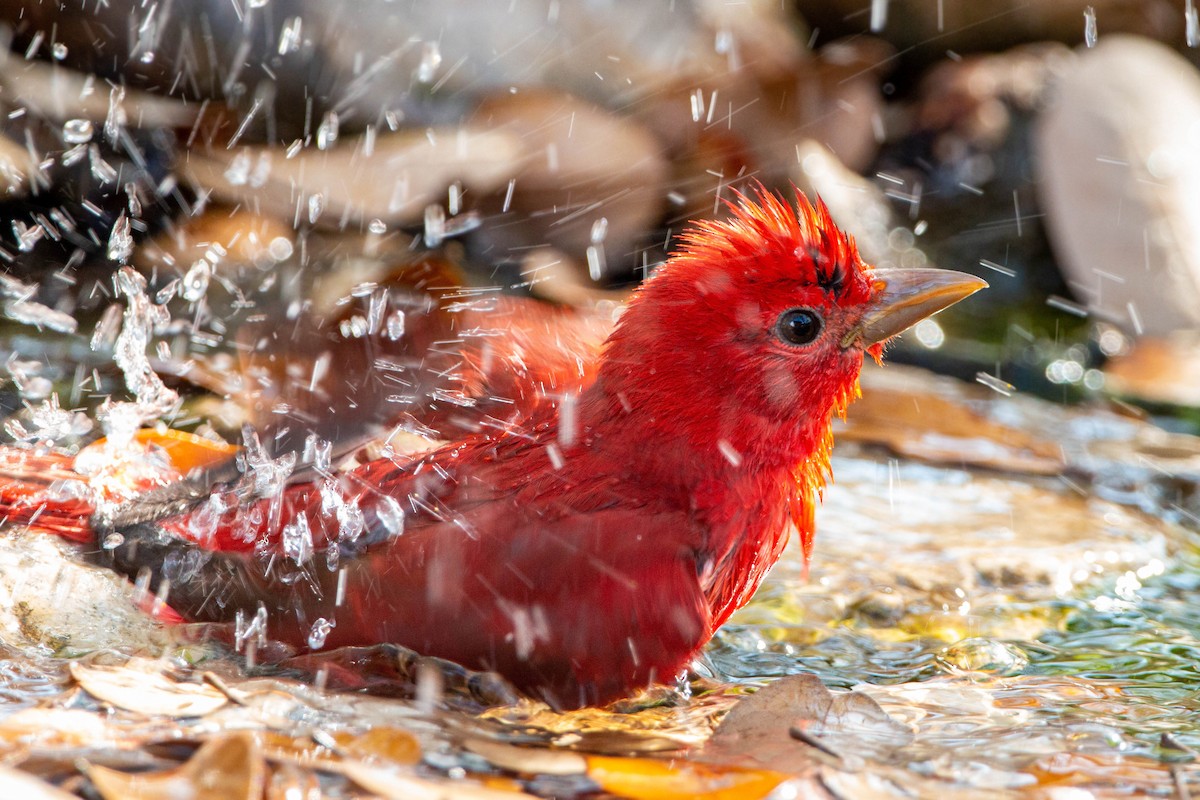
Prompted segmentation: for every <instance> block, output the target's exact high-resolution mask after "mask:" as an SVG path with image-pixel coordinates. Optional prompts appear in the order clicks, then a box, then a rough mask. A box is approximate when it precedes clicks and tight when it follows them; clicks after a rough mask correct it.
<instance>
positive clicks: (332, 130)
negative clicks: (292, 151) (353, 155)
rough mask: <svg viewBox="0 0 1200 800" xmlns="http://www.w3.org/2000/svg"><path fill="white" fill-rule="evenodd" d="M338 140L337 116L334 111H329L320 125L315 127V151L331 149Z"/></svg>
mask: <svg viewBox="0 0 1200 800" xmlns="http://www.w3.org/2000/svg"><path fill="white" fill-rule="evenodd" d="M337 138H338V115H337V112H336V111H330V112H329V113H328V114H326V115H325V118H324V119H322V120H321V124H320V125H318V126H317V149H318V150H328V149H329V148H330V147H333V145H334V143H335V142H337Z"/></svg>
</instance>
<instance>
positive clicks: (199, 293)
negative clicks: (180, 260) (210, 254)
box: [179, 258, 212, 303]
mask: <svg viewBox="0 0 1200 800" xmlns="http://www.w3.org/2000/svg"><path fill="white" fill-rule="evenodd" d="M211 275H212V267H211V266H210V265H209V263H208V261H206V260H205V259H203V258H201V259H199V260H197V261H196V263H195V264H192V268H191V269H189V270H188V271H187V274H185V275H184V276H183V280H182V281H181V282H180V284H179V296H180V297H182V298H183V299H184V300H187V301H188V302H189V303H195V302H196V301H198V300H200V299H201V298H203V297H204V295H205V293H206V292H207V291H208V279H209V277H210V276H211Z"/></svg>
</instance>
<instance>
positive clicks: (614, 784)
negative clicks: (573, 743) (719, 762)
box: [587, 756, 788, 800]
mask: <svg viewBox="0 0 1200 800" xmlns="http://www.w3.org/2000/svg"><path fill="white" fill-rule="evenodd" d="M587 765H588V773H587V774H588V777H589V778H591V779H592V780H594V781H595V782H596V783H597V784H599V785H600V787H601V788H602V789H603V790H604V791H606V792H611V793H613V794H616V795H620V796H621V797H628V798H633V799H634V800H686V798H707V800H751V798H753V799H754V800H757V798H761V797H765V796H766V795H767V794H768V793H770V791H771V790H772V789H774V788H775V787H776V786H778V785H779V784H781V783H783V782H784V781H785V780H787V778H788V776H787V775H784V774H783V773H780V772H774V771H771V770H757V769H742V768H740V767H720V766H710V765H708V764H698V763H695V762H691V761H683V760H677V759H676V760H670V761H666V760H660V759H653V758H616V757H611V756H589V757H588V759H587Z"/></svg>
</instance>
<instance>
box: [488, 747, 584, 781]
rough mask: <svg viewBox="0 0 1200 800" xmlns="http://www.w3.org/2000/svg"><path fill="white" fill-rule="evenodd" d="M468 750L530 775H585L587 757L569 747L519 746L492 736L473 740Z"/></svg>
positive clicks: (501, 765)
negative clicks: (561, 748) (554, 748)
mask: <svg viewBox="0 0 1200 800" xmlns="http://www.w3.org/2000/svg"><path fill="white" fill-rule="evenodd" d="M465 746H466V749H467V750H470V751H471V752H472V753H475V754H476V755H480V756H483V757H484V758H486V759H487V760H488V761H489V762H491V763H492V764H493V765H494V766H497V767H500V768H501V769H506V770H508V771H509V772H520V773H523V774H526V775H582V774H583V773H585V772H587V768H588V765H587V760H586V759H585V758H584V757H583V756H581V755H579V754H578V753H573V752H570V751H568V750H551V749H549V748H545V747H517V746H516V745H511V744H504V743H503V742H494V741H491V740H488V739H470V740H468V741H467V742H466V745H465Z"/></svg>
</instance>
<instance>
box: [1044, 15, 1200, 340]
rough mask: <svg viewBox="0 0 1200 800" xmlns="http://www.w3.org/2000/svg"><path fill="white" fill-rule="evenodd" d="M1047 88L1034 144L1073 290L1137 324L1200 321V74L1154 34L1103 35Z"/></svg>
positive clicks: (1161, 329) (1155, 329)
mask: <svg viewBox="0 0 1200 800" xmlns="http://www.w3.org/2000/svg"><path fill="white" fill-rule="evenodd" d="M1054 94H1055V96H1054V99H1053V100H1052V101H1051V103H1050V104H1049V107H1048V108H1047V109H1046V111H1045V113H1044V115H1043V118H1042V120H1041V123H1040V125H1039V129H1038V131H1037V134H1036V153H1037V157H1038V161H1039V169H1040V173H1041V181H1040V191H1041V198H1042V204H1043V206H1044V207H1045V210H1046V214H1047V226H1048V228H1049V232H1050V234H1051V240H1052V242H1053V244H1054V248H1055V251H1056V253H1057V254H1058V256H1059V260H1060V262H1061V265H1062V269H1063V271H1064V272H1065V274H1066V275H1067V276H1068V278H1069V282H1070V286H1071V289H1072V291H1073V292H1074V293H1075V294H1076V297H1077V298H1078V299H1080V300H1082V301H1084V302H1085V304H1086V305H1087V306H1088V308H1089V309H1090V311H1091V312H1092V313H1093V314H1094V315H1096V316H1098V317H1100V318H1102V319H1106V320H1109V321H1111V322H1114V323H1115V324H1119V325H1122V326H1123V327H1125V328H1127V329H1128V330H1130V331H1132V332H1133V333H1136V334H1143V333H1146V334H1158V335H1162V334H1169V333H1171V332H1173V331H1176V330H1180V329H1196V328H1200V192H1198V190H1197V187H1200V147H1197V144H1196V142H1197V138H1198V137H1200V75H1198V74H1197V72H1196V70H1195V68H1194V67H1192V66H1191V65H1190V64H1188V63H1187V62H1186V61H1185V60H1184V59H1182V58H1180V57H1179V56H1177V55H1176V54H1175V53H1173V52H1171V50H1169V49H1168V48H1167V47H1165V46H1163V45H1161V44H1158V43H1156V42H1152V41H1150V40H1148V39H1141V38H1137V37H1132V36H1105V37H1101V39H1100V41H1099V43H1098V44H1097V45H1096V47H1095V48H1093V49H1090V50H1085V51H1083V52H1081V53H1080V54H1079V56H1078V58H1077V60H1076V62H1075V64H1074V65H1073V66H1071V67H1069V68H1067V69H1066V70H1065V71H1064V73H1063V75H1062V77H1061V78H1060V79H1059V82H1058V85H1057V87H1056V88H1055V93H1054Z"/></svg>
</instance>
